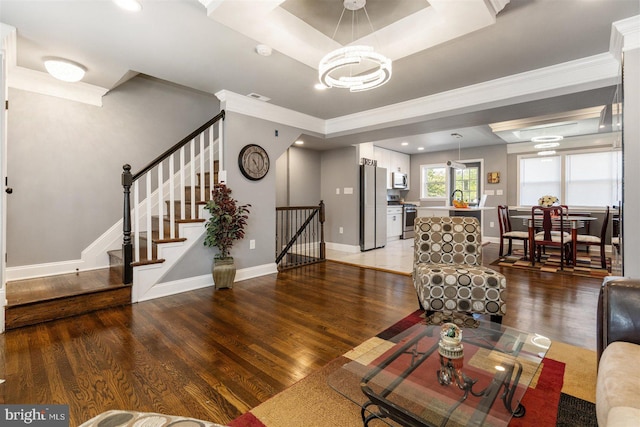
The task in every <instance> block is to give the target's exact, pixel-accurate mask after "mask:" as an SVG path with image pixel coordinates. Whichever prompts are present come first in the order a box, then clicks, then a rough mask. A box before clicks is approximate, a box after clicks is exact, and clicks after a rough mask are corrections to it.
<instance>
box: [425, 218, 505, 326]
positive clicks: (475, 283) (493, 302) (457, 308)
mask: <svg viewBox="0 0 640 427" xmlns="http://www.w3.org/2000/svg"><path fill="white" fill-rule="evenodd" d="M414 231H415V241H414V266H413V284H414V286H415V288H416V292H417V294H418V299H419V301H420V304H421V305H422V307H423V308H424V309H425V310H428V311H434V312H439V311H444V312H464V313H480V314H491V315H495V316H502V315H504V314H505V313H506V304H505V300H506V279H505V277H504V276H503V275H502V274H500V273H498V272H497V271H495V270H492V269H491V268H488V267H484V266H483V265H482V237H481V233H480V223H479V222H478V220H477V219H476V218H472V217H420V218H416V221H415V225H414Z"/></svg>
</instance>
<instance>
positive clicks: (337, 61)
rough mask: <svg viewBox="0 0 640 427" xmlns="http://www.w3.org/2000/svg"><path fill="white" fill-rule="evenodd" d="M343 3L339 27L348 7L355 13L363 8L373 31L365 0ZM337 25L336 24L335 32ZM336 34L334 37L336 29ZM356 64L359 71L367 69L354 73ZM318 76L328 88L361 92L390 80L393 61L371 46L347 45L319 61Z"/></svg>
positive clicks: (345, 0) (352, 0)
mask: <svg viewBox="0 0 640 427" xmlns="http://www.w3.org/2000/svg"><path fill="white" fill-rule="evenodd" d="M343 4H344V9H343V11H342V15H340V20H339V21H338V26H340V21H342V17H343V16H344V11H345V10H347V9H348V10H351V11H353V13H354V14H355V12H356V11H357V10H360V9H363V10H364V13H365V15H366V17H367V20H368V21H369V26H370V27H371V31H372V32H373V25H371V20H370V19H369V15H368V14H367V10H366V8H365V7H364V6H365V4H366V0H344V2H343ZM352 22H353V21H352ZM338 26H336V31H337V30H338ZM352 28H353V23H352ZM352 32H353V30H352ZM333 35H334V37H335V32H334V34H333ZM354 66H359V69H360V70H365V71H363V72H357V73H355V74H354V72H353V71H354ZM318 77H319V79H320V82H321V83H322V84H323V85H324V86H325V87H336V88H341V89H349V91H351V92H362V91H365V90H369V89H374V88H377V87H379V86H382V85H383V84H385V83H386V82H388V81H389V79H391V60H390V59H389V58H387V57H385V56H384V55H382V54H380V53H377V52H375V51H374V50H373V47H371V46H364V45H359V46H345V47H342V48H340V49H336V50H334V51H332V52H329V53H328V54H327V55H325V56H324V58H322V59H321V60H320V64H319V66H318Z"/></svg>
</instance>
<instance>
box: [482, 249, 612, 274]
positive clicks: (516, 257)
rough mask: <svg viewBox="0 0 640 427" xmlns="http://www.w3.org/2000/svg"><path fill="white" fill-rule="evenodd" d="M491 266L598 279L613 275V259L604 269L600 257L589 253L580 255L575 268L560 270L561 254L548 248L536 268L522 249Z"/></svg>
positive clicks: (568, 267)
mask: <svg viewBox="0 0 640 427" xmlns="http://www.w3.org/2000/svg"><path fill="white" fill-rule="evenodd" d="M491 265H496V266H500V267H511V268H519V269H522V270H529V271H546V272H550V273H559V274H568V275H575V276H585V277H596V278H602V277H605V276H609V275H610V274H611V258H607V264H606V265H607V268H606V269H603V268H602V265H601V263H600V257H599V256H595V255H591V254H587V253H578V256H577V257H576V265H575V266H573V265H566V264H565V265H564V268H562V269H560V252H559V251H555V250H553V249H548V248H547V253H546V254H542V257H541V258H540V262H538V261H537V260H536V263H535V265H534V266H531V261H529V260H528V259H525V258H524V252H523V250H522V249H514V250H513V252H512V254H511V255H507V256H503V257H500V258H498V259H497V260H495V261H493V262H492V263H491Z"/></svg>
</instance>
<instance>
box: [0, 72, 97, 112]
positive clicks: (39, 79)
mask: <svg viewBox="0 0 640 427" xmlns="http://www.w3.org/2000/svg"><path fill="white" fill-rule="evenodd" d="M7 85H8V86H9V87H11V88H15V89H21V90H26V91H29V92H35V93H39V94H42V95H50V96H55V97H58V98H63V99H68V100H70V101H76V102H82V103H84V104H89V105H95V106H97V107H102V97H103V96H104V95H105V94H106V93H107V92H108V91H109V90H108V89H106V88H103V87H100V86H94V85H90V84H88V83H82V82H77V83H67V82H62V81H60V80H57V79H55V78H53V77H51V76H50V75H49V74H47V73H43V72H40V71H34V70H30V69H28V68H23V67H9V69H8V72H7Z"/></svg>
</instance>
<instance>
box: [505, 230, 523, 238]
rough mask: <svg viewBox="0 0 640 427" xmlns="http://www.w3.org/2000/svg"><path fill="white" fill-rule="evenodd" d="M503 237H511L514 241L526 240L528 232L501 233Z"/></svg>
mask: <svg viewBox="0 0 640 427" xmlns="http://www.w3.org/2000/svg"><path fill="white" fill-rule="evenodd" d="M502 236H503V237H513V238H516V239H528V238H529V232H528V231H507V232H506V233H502Z"/></svg>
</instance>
